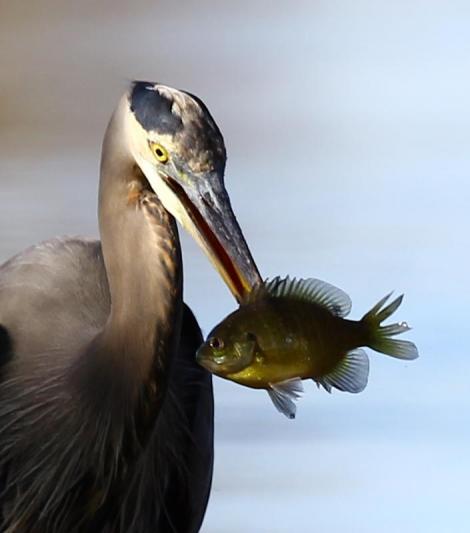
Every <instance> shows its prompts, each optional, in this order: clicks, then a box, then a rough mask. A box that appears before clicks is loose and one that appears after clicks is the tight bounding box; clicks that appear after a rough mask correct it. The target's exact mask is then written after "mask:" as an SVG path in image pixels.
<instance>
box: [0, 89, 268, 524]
mask: <svg viewBox="0 0 470 533" xmlns="http://www.w3.org/2000/svg"><path fill="white" fill-rule="evenodd" d="M225 160H226V154H225V147H224V142H223V138H222V135H221V133H220V131H219V129H218V127H217V125H216V124H215V122H214V120H213V119H212V117H211V115H210V113H209V111H208V110H207V108H206V107H205V105H204V104H203V103H202V102H201V101H200V100H199V99H198V98H196V97H195V96H192V95H190V94H189V93H186V92H183V91H179V90H176V89H172V88H170V87H167V86H164V85H161V84H155V83H147V82H134V83H133V84H132V86H131V88H130V89H129V91H128V92H127V93H126V94H125V95H124V96H123V98H122V99H121V101H120V103H119V105H118V107H117V109H116V111H115V112H114V114H113V116H112V118H111V121H110V123H109V126H108V128H107V131H106V135H105V139H104V143H103V151H102V160H101V179H100V193H99V223H100V233H101V243H100V242H97V241H91V240H90V241H87V240H82V239H57V240H51V241H48V242H45V243H43V244H40V245H38V246H35V247H33V248H30V249H29V250H26V251H25V252H23V253H21V254H19V255H17V256H16V257H14V258H12V259H11V260H10V261H8V262H7V263H5V264H4V265H3V266H2V267H1V268H0V362H1V365H0V483H1V498H0V500H1V519H2V524H3V525H2V531H5V532H9V533H13V532H28V533H34V532H38V533H39V532H40V533H43V532H60V533H73V532H82V531H83V532H87V533H93V532H109V533H111V532H112V533H116V532H126V533H140V532H142V533H144V532H145V533H147V532H150V531H152V532H170V531H171V532H173V531H174V532H178V533H183V532H184V533H186V532H194V531H197V530H198V529H199V528H200V524H201V521H202V518H203V515H204V512H205V508H206V505H207V499H208V494H209V490H210V484H211V477H212V463H213V399H212V383H211V378H210V376H209V375H208V374H207V373H206V372H205V371H204V370H203V369H201V368H198V367H197V365H196V364H195V360H194V353H195V350H196V348H197V347H198V345H199V344H200V343H201V333H200V330H199V327H198V325H197V322H196V320H195V319H194V317H193V315H192V313H191V311H190V310H189V309H188V308H187V307H186V306H184V304H183V300H182V267H181V253H180V245H179V241H178V232H177V228H176V223H175V221H174V218H173V217H175V218H176V219H177V220H179V221H180V223H181V224H182V225H183V226H184V227H185V228H187V229H188V230H189V231H190V233H191V234H192V235H193V236H194V237H195V238H196V240H197V241H198V243H199V244H200V245H201V246H202V248H203V249H204V251H205V252H206V254H207V255H208V256H209V258H210V259H211V261H212V262H213V263H214V265H215V266H216V268H217V269H218V271H219V273H220V274H221V275H222V277H223V279H224V280H225V282H226V283H227V284H228V286H229V288H230V289H231V291H232V293H233V294H234V296H235V297H236V298H237V299H238V300H240V299H242V298H243V296H244V295H245V294H246V293H247V292H249V291H250V290H251V288H252V287H253V286H254V285H255V284H256V283H257V282H258V281H259V273H258V271H257V268H256V266H255V263H254V261H253V259H252V257H251V254H250V251H249V249H248V246H247V245H246V242H245V240H244V238H243V235H242V232H241V230H240V227H239V226H238V224H237V222H236V219H235V216H234V214H233V211H232V209H231V206H230V201H229V198H228V195H227V193H226V190H225V188H224V183H223V175H224V168H225Z"/></svg>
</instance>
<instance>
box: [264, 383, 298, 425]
mask: <svg viewBox="0 0 470 533" xmlns="http://www.w3.org/2000/svg"><path fill="white" fill-rule="evenodd" d="M303 391H304V387H303V385H302V380H301V379H300V378H293V379H287V380H286V381H280V382H278V383H270V384H269V389H268V394H269V397H270V398H271V401H272V402H273V404H274V406H275V407H276V409H277V410H278V411H279V412H280V413H282V414H283V415H285V416H287V418H290V419H291V420H292V419H294V418H295V413H296V411H297V408H296V405H295V403H294V402H296V401H297V400H298V399H299V398H300V396H301V395H302V393H303Z"/></svg>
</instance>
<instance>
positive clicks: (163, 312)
mask: <svg viewBox="0 0 470 533" xmlns="http://www.w3.org/2000/svg"><path fill="white" fill-rule="evenodd" d="M118 119H119V117H114V118H113V119H112V121H111V124H110V126H109V127H108V131H107V133H106V136H105V140H104V145H103V153H102V161H101V179H100V193H99V225H100V233H101V242H102V250H103V258H104V263H105V267H106V273H107V278H108V284H109V289H110V296H111V311H110V315H109V318H108V321H107V323H106V325H105V327H104V329H103V331H102V332H101V333H99V334H98V336H97V337H96V338H95V340H94V342H93V343H92V354H91V355H92V359H93V360H94V362H93V372H91V378H92V379H91V383H90V385H91V386H92V387H93V388H94V387H97V388H98V389H99V388H102V395H103V396H105V395H106V398H107V399H109V400H110V401H112V402H115V401H116V398H118V399H119V400H122V401H124V402H126V406H129V407H130V408H131V409H132V408H133V407H132V406H135V403H134V401H133V400H137V398H138V397H139V394H140V393H141V392H142V391H143V390H148V389H149V388H150V389H151V390H153V391H154V393H155V394H156V395H157V396H160V394H158V392H159V391H161V390H163V389H164V388H165V386H166V380H167V374H168V366H169V364H170V363H171V359H172V356H173V354H174V352H175V351H176V348H177V343H178V342H179V336H180V324H181V313H182V265H181V251H180V245H179V238H178V230H177V227H176V223H175V221H174V219H173V217H172V216H171V215H170V214H169V213H168V212H167V211H166V210H165V209H164V207H163V205H162V204H161V202H160V201H159V200H158V198H157V196H156V195H155V194H154V193H153V192H152V190H151V189H150V187H149V185H148V183H147V181H146V179H145V177H144V176H143V174H142V172H141V171H140V169H139V168H138V167H137V166H136V164H135V162H134V160H133V159H132V157H131V156H130V154H129V153H128V150H127V149H126V148H125V146H124V143H123V139H125V136H124V135H123V132H121V131H120V123H119V120H118ZM112 391H115V393H116V394H112V393H111V392H112ZM115 397H116V398H115ZM119 400H118V401H119Z"/></svg>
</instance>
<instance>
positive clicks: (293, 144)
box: [0, 0, 470, 533]
mask: <svg viewBox="0 0 470 533" xmlns="http://www.w3.org/2000/svg"><path fill="white" fill-rule="evenodd" d="M469 57H470V4H469V3H468V1H467V0H462V1H458V0H455V1H453V0H449V1H445V2H444V1H434V0H422V1H418V0H407V1H400V0H398V1H395V2H386V1H372V0H359V1H355V2H349V1H335V0H328V1H327V0H319V1H307V0H300V1H296V2H272V1H268V0H251V1H250V2H230V3H229V2H217V1H215V0H197V1H196V0H193V1H189V0H187V1H181V2H169V1H167V2H159V1H156V0H154V1H152V2H150V1H143V0H135V1H133V2H130V1H127V2H124V1H123V0H101V1H98V2H97V1H96V0H93V1H91V0H81V1H80V2H63V1H59V0H37V1H35V2H13V1H12V0H10V1H7V0H0V65H1V66H2V75H1V80H0V106H1V107H0V162H1V163H0V165H1V166H0V262H2V261H3V260H5V259H7V258H8V257H9V256H11V255H12V254H14V253H16V252H18V251H20V250H22V249H23V248H25V247H26V246H28V245H30V244H33V243H35V242H37V241H40V240H42V239H46V238H49V237H51V236H55V235H60V234H83V235H95V236H97V221H96V196H97V184H98V168H99V157H100V148H101V147H100V144H101V139H102V136H103V132H104V129H105V126H106V123H107V120H108V118H109V116H110V114H111V112H112V110H113V107H114V105H115V103H116V102H117V100H118V98H119V97H120V95H121V93H122V92H123V91H124V90H125V89H126V87H127V84H128V82H129V80H131V79H134V78H137V79H146V80H152V81H153V80H156V81H161V82H164V83H167V84H169V85H174V86H176V87H180V88H184V89H187V90H189V91H191V92H193V93H195V94H197V95H198V96H200V97H201V98H202V99H203V100H204V101H205V102H206V104H207V105H208V107H209V109H210V110H211V112H212V113H213V115H214V117H215V118H216V120H217V122H218V124H219V126H220V128H221V130H222V132H223V133H224V136H225V140H226V145H227V149H228V154H229V160H228V166H227V173H226V183H227V188H228V190H229V193H230V195H231V198H232V202H233V205H234V209H235V212H236V213H237V215H238V218H239V221H240V224H241V226H242V228H243V229H244V232H245V236H246V238H247V240H248V242H249V244H250V245H251V248H252V252H253V254H254V257H255V259H256V260H257V262H258V265H259V267H260V270H261V272H262V274H263V275H265V276H272V275H276V274H287V273H289V274H291V275H298V276H304V277H309V276H310V277H311V276H313V277H318V278H320V279H324V280H327V281H329V282H331V283H333V284H335V285H337V286H339V287H341V288H343V289H344V290H345V291H346V292H348V293H349V294H350V296H351V298H352V300H353V312H352V315H351V316H352V317H353V318H359V317H360V316H362V314H363V313H364V312H365V311H366V310H368V309H369V307H370V306H371V305H372V304H374V303H375V302H376V301H377V300H378V299H379V298H381V297H382V296H383V295H384V294H385V293H387V292H388V291H390V290H391V289H396V290H397V291H399V292H404V293H405V294H406V299H405V302H404V304H403V306H402V308H401V309H400V311H399V313H398V314H397V318H398V319H402V320H407V321H408V322H409V323H411V324H412V326H413V327H414V329H413V331H412V332H410V334H409V335H408V338H411V339H413V340H414V341H415V342H416V343H417V345H418V347H419V349H420V353H421V358H420V359H418V360H417V361H414V362H411V363H404V362H402V361H398V360H393V359H391V358H387V357H385V356H381V355H376V354H374V355H371V375H370V382H369V385H368V387H367V389H366V390H365V391H364V392H363V393H362V394H359V395H357V396H354V395H348V394H342V393H339V392H336V393H334V394H332V395H328V394H326V393H325V392H324V391H318V390H317V389H316V387H314V386H313V384H310V383H306V393H305V396H304V398H303V399H302V400H301V401H300V402H299V409H298V417H297V419H296V420H295V421H294V422H292V421H288V420H287V419H285V418H284V417H282V416H281V415H279V414H278V413H277V412H276V410H275V409H274V407H273V406H272V405H271V403H270V401H269V399H268V396H267V395H266V394H265V393H263V392H261V391H252V390H248V389H243V388H241V387H239V386H237V385H234V384H231V383H228V382H223V381H222V380H220V379H217V378H216V379H215V393H216V416H217V418H216V431H217V434H216V466H215V478H214V486H213V493H212V498H211V501H210V506H209V509H208V513H207V518H206V521H205V524H204V527H203V530H202V531H203V533H240V532H242V531H243V532H248V533H285V532H288V531H296V532H297V533H315V532H324V531H328V532H329V533H340V532H341V533H344V532H348V533H377V532H381V533H396V532H397V531H400V532H401V533H434V532H439V533H443V532H452V533H460V532H462V533H463V532H468V531H469V528H470V491H469V490H468V483H469V481H468V480H469V479H470V458H469V450H470V414H469V413H470V394H469V384H468V379H469V376H470V357H469V353H468V347H469V342H468V332H469V324H468V320H469V316H468V315H469V313H468V310H469V304H470V291H469V280H468V270H469V259H470V254H469V215H468V211H469V202H470V186H469V183H468V180H469V172H470V151H469V138H470V136H469V133H470V104H469V94H470V74H469V72H470V70H469V67H470V60H469ZM183 247H184V260H185V299H186V301H187V302H188V303H189V304H190V305H191V307H192V308H193V310H194V311H195V313H196V315H197V317H198V318H199V321H200V323H201V326H202V327H203V329H204V332H205V333H207V332H208V331H209V330H210V329H211V328H212V327H213V326H214V325H215V324H216V323H217V322H218V321H219V320H220V319H222V318H223V317H224V316H225V315H226V314H227V313H228V312H230V311H231V310H233V309H234V307H235V302H234V301H233V299H232V298H231V296H230V294H229V292H228V290H227V289H226V287H225V286H224V285H223V283H222V281H221V280H220V279H219V278H218V276H217V275H216V273H215V272H214V271H213V270H212V268H211V266H210V265H209V263H208V261H207V260H206V259H205V257H204V256H203V255H202V252H200V251H199V250H198V249H197V248H196V245H195V244H194V243H193V242H192V241H191V240H190V239H189V238H187V237H186V235H183ZM208 295H210V297H208Z"/></svg>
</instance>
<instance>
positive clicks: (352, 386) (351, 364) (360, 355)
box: [318, 349, 369, 392]
mask: <svg viewBox="0 0 470 533" xmlns="http://www.w3.org/2000/svg"><path fill="white" fill-rule="evenodd" d="M368 379H369V358H368V357H367V354H366V352H365V351H364V350H362V349H357V350H353V351H351V352H348V353H347V354H346V357H344V359H342V360H341V361H340V362H339V363H338V365H337V366H336V368H335V369H334V370H333V372H330V373H329V374H327V375H326V376H323V377H322V378H321V379H319V380H318V382H319V383H320V384H321V385H322V386H323V387H324V388H325V389H326V390H328V388H329V389H330V390H328V392H330V391H331V387H335V388H336V389H338V390H341V391H345V392H361V391H363V390H364V389H365V388H366V385H367V380H368Z"/></svg>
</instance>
